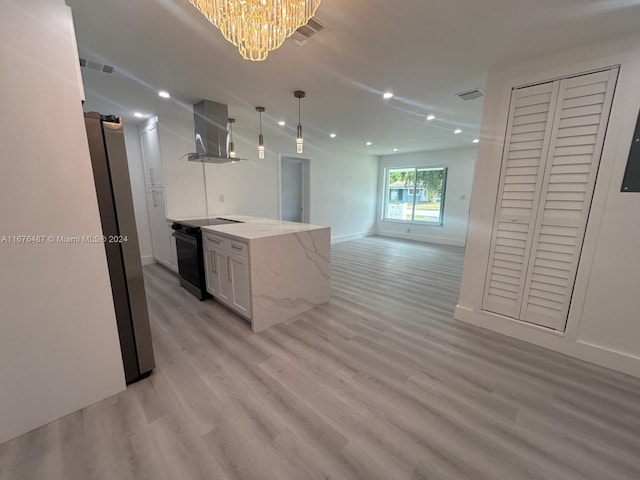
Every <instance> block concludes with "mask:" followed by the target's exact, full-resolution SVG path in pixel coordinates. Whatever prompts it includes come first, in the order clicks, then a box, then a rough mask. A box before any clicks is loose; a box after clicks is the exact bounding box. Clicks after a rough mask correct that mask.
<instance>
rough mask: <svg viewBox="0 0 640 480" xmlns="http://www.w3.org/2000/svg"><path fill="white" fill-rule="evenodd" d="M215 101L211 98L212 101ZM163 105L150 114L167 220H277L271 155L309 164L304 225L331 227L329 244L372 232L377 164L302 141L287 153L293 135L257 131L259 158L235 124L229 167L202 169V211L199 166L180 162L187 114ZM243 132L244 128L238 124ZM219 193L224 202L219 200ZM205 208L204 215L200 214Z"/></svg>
mask: <svg viewBox="0 0 640 480" xmlns="http://www.w3.org/2000/svg"><path fill="white" fill-rule="evenodd" d="M213 100H215V99H213ZM189 108H190V107H188V108H185V107H184V106H181V105H176V104H170V103H167V104H166V106H165V107H164V109H163V110H162V111H160V112H158V118H159V121H158V125H159V127H160V148H161V150H162V167H163V172H164V183H165V191H166V199H167V216H168V217H169V218H184V217H194V216H195V217H199V216H203V215H206V214H207V213H208V214H209V215H221V214H225V213H226V214H232V213H235V214H246V215H253V216H258V217H266V218H279V155H281V154H282V155H287V156H291V157H302V158H309V159H310V223H314V224H319V225H327V226H330V227H331V236H332V241H334V242H337V241H343V240H349V239H354V238H359V237H362V236H365V235H369V234H370V233H371V232H372V231H373V229H374V218H375V217H374V216H375V210H376V198H377V178H378V162H377V159H376V157H374V156H372V155H365V154H357V153H352V152H347V151H344V150H341V149H340V148H331V149H330V150H325V149H323V148H319V147H318V146H316V145H314V144H313V142H309V141H307V143H306V144H305V151H304V153H303V154H296V153H295V137H294V136H291V137H289V136H284V135H276V134H269V135H267V134H266V132H265V141H266V152H265V158H264V159H262V160H259V159H258V158H257V146H256V145H255V144H254V143H251V142H250V141H246V140H245V139H243V136H242V134H243V133H246V134H248V135H252V134H253V133H254V132H243V130H242V129H243V126H241V125H239V124H238V123H236V124H235V126H234V142H235V144H236V152H237V155H238V156H239V157H242V158H248V159H249V161H241V162H237V163H235V164H231V163H229V164H205V165H204V170H205V172H206V179H207V180H206V184H207V194H208V199H209V202H208V206H207V205H205V194H204V190H205V187H204V181H203V178H204V177H203V165H202V164H201V163H197V162H189V161H187V159H186V158H180V157H182V156H183V155H184V154H185V153H187V152H193V150H194V148H195V145H194V143H195V142H194V139H193V137H194V129H193V111H192V110H190V109H189ZM245 128H246V127H245ZM220 195H223V196H224V201H221V200H220ZM207 207H208V211H207Z"/></svg>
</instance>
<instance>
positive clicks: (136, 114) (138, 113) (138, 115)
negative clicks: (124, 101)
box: [133, 112, 144, 118]
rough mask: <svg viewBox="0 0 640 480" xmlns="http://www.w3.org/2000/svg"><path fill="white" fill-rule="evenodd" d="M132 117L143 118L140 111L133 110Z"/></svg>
mask: <svg viewBox="0 0 640 480" xmlns="http://www.w3.org/2000/svg"><path fill="white" fill-rule="evenodd" d="M133 116H134V117H138V118H144V113H140V112H135V113H134V114H133Z"/></svg>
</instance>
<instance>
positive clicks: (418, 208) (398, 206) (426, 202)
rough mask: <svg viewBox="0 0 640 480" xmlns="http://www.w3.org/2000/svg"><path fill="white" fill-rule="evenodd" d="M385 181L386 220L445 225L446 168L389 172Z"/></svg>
mask: <svg viewBox="0 0 640 480" xmlns="http://www.w3.org/2000/svg"><path fill="white" fill-rule="evenodd" d="M385 178H386V181H385V197H384V198H385V202H384V215H383V220H392V221H397V222H411V223H427V224H435V225H442V221H443V212H444V192H445V186H446V183H447V169H446V168H420V167H418V168H387V169H386V170H385ZM414 192H415V195H414Z"/></svg>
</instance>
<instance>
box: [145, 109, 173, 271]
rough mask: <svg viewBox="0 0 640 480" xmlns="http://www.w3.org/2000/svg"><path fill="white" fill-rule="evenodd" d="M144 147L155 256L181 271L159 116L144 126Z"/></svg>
mask: <svg viewBox="0 0 640 480" xmlns="http://www.w3.org/2000/svg"><path fill="white" fill-rule="evenodd" d="M140 147H141V150H142V163H143V164H144V172H145V174H144V181H145V185H146V187H147V209H148V211H149V224H150V227H151V245H152V247H153V257H154V258H155V260H156V261H157V262H159V263H161V264H162V265H164V266H166V267H168V268H170V269H171V270H173V271H176V272H177V271H178V258H177V253H176V244H175V242H174V241H173V238H172V237H171V233H172V231H171V224H170V223H168V222H167V215H166V213H167V211H166V203H165V196H164V187H163V182H162V157H161V155H160V136H159V135H158V119H157V117H154V118H152V119H150V120H149V121H148V122H147V123H146V124H145V125H143V126H141V127H140Z"/></svg>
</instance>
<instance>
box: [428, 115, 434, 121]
mask: <svg viewBox="0 0 640 480" xmlns="http://www.w3.org/2000/svg"><path fill="white" fill-rule="evenodd" d="M435 119H436V116H435V115H429V116H428V117H427V120H428V121H431V120H435Z"/></svg>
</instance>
